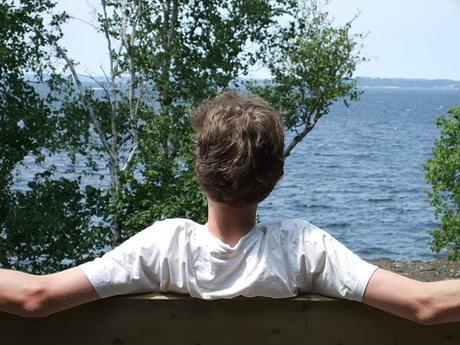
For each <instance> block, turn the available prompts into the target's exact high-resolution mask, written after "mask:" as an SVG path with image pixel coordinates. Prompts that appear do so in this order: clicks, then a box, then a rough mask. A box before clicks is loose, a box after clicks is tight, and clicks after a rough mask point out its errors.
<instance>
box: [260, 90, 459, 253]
mask: <svg viewBox="0 0 460 345" xmlns="http://www.w3.org/2000/svg"><path fill="white" fill-rule="evenodd" d="M364 91H365V93H364V94H363V95H362V97H361V100H360V101H359V102H357V103H354V104H352V105H351V107H349V108H346V107H345V106H344V105H343V104H337V105H336V106H334V108H333V110H332V112H331V113H330V114H329V115H328V116H326V117H324V118H322V119H321V120H320V121H319V123H318V125H317V127H316V128H314V129H313V131H312V132H310V134H309V135H308V136H307V137H306V138H305V140H304V141H303V142H302V143H300V144H299V145H298V147H296V149H295V150H294V151H293V153H292V154H291V156H290V157H289V158H288V159H287V162H286V169H285V176H284V178H283V179H282V180H281V182H280V183H279V185H278V186H277V188H276V190H275V191H274V193H273V194H272V195H271V196H270V197H269V198H268V199H267V200H266V201H265V202H264V203H263V204H262V205H261V208H260V212H259V213H260V219H261V220H262V221H271V220H275V219H277V218H286V217H287V218H291V217H294V218H306V219H308V220H309V221H310V222H312V223H313V224H315V225H317V226H319V227H321V228H323V229H325V230H327V231H328V232H330V233H331V234H333V235H334V236H335V237H336V238H337V239H339V240H340V241H342V242H344V243H345V244H346V245H347V246H349V247H350V248H351V249H353V250H354V251H356V252H357V253H358V254H360V255H361V256H363V257H365V258H380V257H389V258H394V259H406V260H407V259H410V260H414V259H422V260H429V259H433V258H434V257H435V256H434V255H433V254H432V252H431V251H430V248H429V242H430V240H431V234H430V231H431V230H432V229H433V228H434V227H435V226H436V225H437V223H436V221H435V219H434V216H433V209H432V207H431V206H430V205H429V203H428V201H427V194H426V191H427V189H428V188H429V186H428V185H427V184H426V183H425V180H424V171H423V164H424V162H425V161H426V160H427V159H429V158H430V157H431V154H432V149H433V144H434V140H435V138H436V137H437V135H438V130H437V128H436V126H435V120H436V118H437V117H438V116H439V115H440V114H445V113H446V112H447V110H448V109H449V108H450V107H452V106H454V105H456V104H460V92H459V91H458V90H455V89H450V90H449V89H435V88H432V89H428V88H365V89H364Z"/></svg>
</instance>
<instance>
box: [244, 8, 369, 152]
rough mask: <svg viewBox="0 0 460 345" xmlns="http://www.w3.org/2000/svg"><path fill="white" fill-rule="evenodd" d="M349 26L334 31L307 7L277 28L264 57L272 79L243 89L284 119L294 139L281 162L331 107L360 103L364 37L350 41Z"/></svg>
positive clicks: (324, 18)
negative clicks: (356, 74) (358, 69)
mask: <svg viewBox="0 0 460 345" xmlns="http://www.w3.org/2000/svg"><path fill="white" fill-rule="evenodd" d="M304 6H306V5H305V4H304ZM351 24H352V22H351V21H350V22H348V23H346V24H345V25H344V26H334V25H332V23H331V21H330V19H329V15H328V13H327V12H325V11H323V10H321V9H320V8H318V7H317V6H314V5H313V6H311V7H308V6H306V7H304V8H303V11H299V12H298V13H295V14H294V20H293V21H291V22H290V23H289V25H288V26H285V27H279V28H278V32H279V35H278V36H277V37H276V38H277V39H276V40H273V41H270V42H269V44H267V45H266V46H265V47H264V49H263V51H262V58H263V61H264V63H265V64H266V65H267V67H268V68H269V70H270V72H271V74H272V75H273V79H271V80H266V81H264V83H262V84H260V83H256V82H249V83H248V84H247V87H248V88H249V90H251V91H252V92H254V93H257V94H259V95H261V96H262V97H264V98H266V99H269V100H270V101H271V102H272V104H274V105H275V107H276V108H277V109H278V110H279V112H280V113H281V114H283V116H284V124H285V127H286V130H288V131H293V132H294V133H295V135H294V136H293V138H292V140H291V142H290V143H288V145H287V146H286V149H285V157H288V156H289V155H290V154H291V152H292V150H293V149H294V147H295V146H296V145H297V144H298V143H299V142H301V141H302V140H303V139H304V137H305V136H306V135H307V134H308V133H309V132H310V131H311V130H312V129H313V128H314V126H315V125H316V123H317V122H318V120H319V119H320V118H321V117H322V116H324V115H326V114H327V113H328V112H329V110H330V107H331V105H332V104H333V103H334V102H335V101H337V100H338V99H343V100H344V102H345V104H346V105H348V104H349V102H348V100H351V101H354V100H357V99H358V96H359V94H360V92H359V91H358V89H357V87H356V81H355V80H354V79H353V73H354V71H355V69H356V65H357V64H358V63H360V62H362V61H364V58H363V57H362V56H361V55H360V54H359V50H358V49H357V48H358V43H359V41H360V40H361V39H362V35H360V34H358V35H352V34H351V33H350V29H351ZM347 99H348V100H347Z"/></svg>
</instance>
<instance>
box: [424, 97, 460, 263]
mask: <svg viewBox="0 0 460 345" xmlns="http://www.w3.org/2000/svg"><path fill="white" fill-rule="evenodd" d="M436 124H437V126H438V128H440V129H441V135H440V137H439V139H437V140H436V141H435V145H434V150H433V158H431V159H429V160H428V161H427V162H426V164H425V171H426V180H427V182H428V183H430V184H431V191H430V192H429V194H428V195H429V199H430V202H431V205H432V206H433V207H434V209H435V216H436V219H438V220H439V221H440V222H441V226H440V228H437V229H435V230H434V231H433V242H432V249H433V250H434V251H436V252H437V253H439V252H440V251H441V250H446V251H447V254H448V258H449V259H450V260H460V106H457V107H454V108H452V109H450V110H449V112H448V116H447V117H440V118H439V119H438V120H437V123H436Z"/></svg>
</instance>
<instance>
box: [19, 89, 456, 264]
mask: <svg viewBox="0 0 460 345" xmlns="http://www.w3.org/2000/svg"><path fill="white" fill-rule="evenodd" d="M364 91H365V92H364V94H363V95H362V97H361V100H360V101H359V102H355V103H353V104H352V105H351V107H349V108H347V107H345V106H344V105H343V103H338V104H336V105H335V106H334V107H333V108H332V111H331V113H330V114H329V115H327V116H325V117H324V118H322V119H321V120H320V121H319V123H318V125H317V126H316V127H315V128H314V130H313V131H312V132H310V134H309V135H308V136H307V137H306V138H305V140H304V141H303V142H302V143H300V144H299V145H298V146H297V147H296V148H295V149H294V151H293V152H292V154H291V156H290V157H289V158H288V159H287V162H286V168H285V176H284V177H283V179H282V180H281V181H280V183H279V184H278V186H277V187H276V189H275V191H274V192H273V193H272V195H271V196H270V197H269V198H268V199H267V200H266V201H264V202H263V203H262V204H261V207H260V210H259V217H260V220H261V221H273V220H276V219H279V218H305V219H308V220H310V221H311V222H312V223H313V224H315V225H317V226H319V227H321V228H323V229H325V230H327V231H329V232H330V233H331V234H332V235H334V236H335V237H336V238H338V239H339V240H340V241H342V242H344V243H345V244H346V245H347V246H348V247H350V248H351V249H352V250H354V251H356V252H357V253H358V254H360V255H361V256H362V257H365V258H380V257H389V258H393V259H406V260H414V259H422V260H429V259H433V258H435V255H433V253H432V252H431V250H430V248H429V242H430V240H431V235H430V232H431V231H432V229H433V228H434V227H435V226H436V225H437V223H436V221H435V219H434V216H433V209H432V208H431V206H430V205H429V203H428V201H427V195H426V191H427V189H428V188H429V186H428V185H427V184H426V183H425V180H424V171H423V168H422V165H423V164H424V162H425V161H426V160H427V159H428V158H430V156H431V152H432V149H433V144H434V140H435V138H436V137H437V136H438V130H437V129H436V126H435V120H436V118H437V117H438V116H439V115H441V114H445V113H446V112H447V110H448V109H449V108H450V107H452V106H454V105H457V104H460V92H459V91H458V89H454V88H452V89H436V88H385V87H373V88H364ZM52 160H53V161H52V163H53V164H55V165H57V167H58V169H59V171H65V170H66V169H67V168H68V167H69V163H68V159H66V157H65V155H63V156H61V157H59V156H57V157H54V158H53V159H52ZM24 166H27V169H24V168H18V169H17V175H18V176H17V183H16V187H17V188H18V189H25V188H27V187H26V183H27V181H28V180H30V179H31V178H32V177H33V175H34V174H35V173H36V172H37V169H33V168H32V167H33V166H34V164H33V160H32V158H31V157H28V158H26V160H25V162H24V165H23V167H24ZM73 168H74V169H75V172H74V174H75V175H79V176H81V175H82V174H83V173H84V171H85V170H86V168H85V166H84V164H83V163H81V164H79V165H78V164H77V165H76V166H73ZM104 175H108V174H107V172H104V171H103V172H101V178H103V177H104ZM82 181H83V183H85V181H88V182H94V178H92V177H86V178H85V177H84V176H83V179H82ZM98 183H99V184H100V185H108V183H109V179H108V178H104V179H102V180H100V181H99V182H98Z"/></svg>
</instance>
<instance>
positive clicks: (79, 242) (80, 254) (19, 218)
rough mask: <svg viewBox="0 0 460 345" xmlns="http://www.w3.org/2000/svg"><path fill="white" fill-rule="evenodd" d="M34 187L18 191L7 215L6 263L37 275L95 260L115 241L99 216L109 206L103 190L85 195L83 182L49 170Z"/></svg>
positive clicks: (2, 241) (1, 257) (1, 243)
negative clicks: (103, 201)
mask: <svg viewBox="0 0 460 345" xmlns="http://www.w3.org/2000/svg"><path fill="white" fill-rule="evenodd" d="M29 188H30V190H28V191H26V192H15V193H14V194H13V195H12V200H11V212H12V213H13V214H10V215H9V216H8V217H6V219H5V227H6V228H7V229H8V230H9V231H8V232H7V233H6V236H5V237H0V248H1V249H2V250H1V252H0V262H2V264H3V265H4V266H6V267H14V268H15V269H20V270H25V271H29V272H33V273H42V272H52V271H56V270H62V269H65V268H69V267H72V266H74V265H75V264H79V263H83V262H85V261H87V260H88V259H92V258H95V257H96V256H97V255H98V254H100V253H101V252H102V251H103V250H104V249H105V248H106V246H107V245H108V244H109V242H108V237H107V236H104V232H103V231H100V230H101V229H99V228H98V227H97V226H95V225H94V220H93V219H94V217H97V216H98V215H99V216H100V211H101V209H103V207H102V206H103V205H99V202H98V201H99V200H101V198H100V196H99V195H98V193H99V190H97V189H94V188H92V187H89V186H87V187H86V188H85V191H84V192H83V193H82V192H81V191H80V184H79V181H78V180H75V181H69V180H67V179H63V178H61V179H59V180H55V179H50V175H49V173H45V174H42V175H40V176H37V177H36V178H35V180H34V181H31V182H29ZM91 223H92V224H93V225H92V226H90V224H91ZM37 246H39V250H37Z"/></svg>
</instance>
